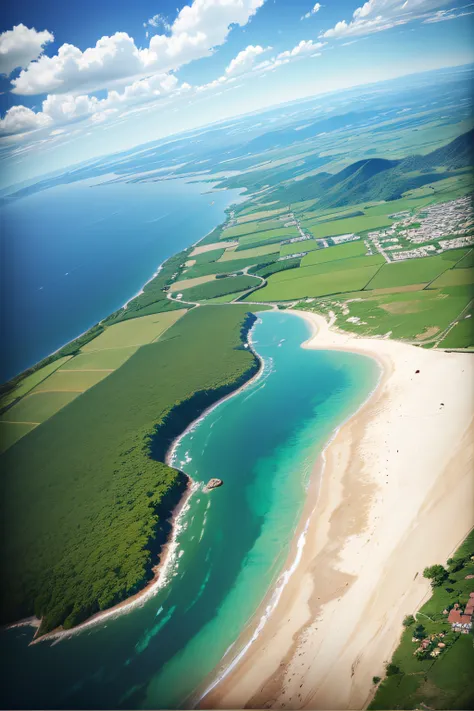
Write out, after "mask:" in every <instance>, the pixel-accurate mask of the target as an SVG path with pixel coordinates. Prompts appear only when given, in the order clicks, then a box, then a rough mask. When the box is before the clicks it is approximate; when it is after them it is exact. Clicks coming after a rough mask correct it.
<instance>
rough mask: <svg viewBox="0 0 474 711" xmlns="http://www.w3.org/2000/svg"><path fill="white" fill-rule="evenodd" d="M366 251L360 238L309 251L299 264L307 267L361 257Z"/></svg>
mask: <svg viewBox="0 0 474 711" xmlns="http://www.w3.org/2000/svg"><path fill="white" fill-rule="evenodd" d="M366 252H367V247H366V246H365V244H364V242H363V241H362V240H358V241H357V242H346V244H339V245H336V246H335V247H327V248H326V249H318V250H317V251H312V252H310V253H309V254H307V255H306V256H305V257H303V258H302V260H301V266H302V267H308V266H310V265H312V264H325V263H326V262H335V261H338V260H341V259H351V258H354V257H363V256H364V254H365V253H366ZM382 259H383V257H382Z"/></svg>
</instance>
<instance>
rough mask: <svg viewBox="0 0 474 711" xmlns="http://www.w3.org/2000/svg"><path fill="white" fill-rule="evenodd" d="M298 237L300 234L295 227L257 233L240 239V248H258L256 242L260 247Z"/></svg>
mask: <svg viewBox="0 0 474 711" xmlns="http://www.w3.org/2000/svg"><path fill="white" fill-rule="evenodd" d="M298 235H299V232H298V230H297V228H296V227H294V226H290V227H280V228H278V229H273V230H265V231H260V232H255V233H252V234H247V235H245V236H244V237H241V238H240V239H239V247H240V249H245V248H246V247H252V246H257V245H256V244H255V243H256V242H258V246H260V245H263V244H265V243H266V242H278V241H281V240H284V239H291V238H292V237H298Z"/></svg>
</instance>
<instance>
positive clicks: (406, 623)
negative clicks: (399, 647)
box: [403, 615, 415, 627]
mask: <svg viewBox="0 0 474 711" xmlns="http://www.w3.org/2000/svg"><path fill="white" fill-rule="evenodd" d="M414 622H415V618H414V617H413V615H407V616H406V617H405V619H404V620H403V626H404V627H410V626H411V625H412V624H413V623H414Z"/></svg>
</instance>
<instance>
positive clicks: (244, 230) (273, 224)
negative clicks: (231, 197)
mask: <svg viewBox="0 0 474 711" xmlns="http://www.w3.org/2000/svg"><path fill="white" fill-rule="evenodd" d="M282 226H283V221H282V220H272V219H270V220H256V221H252V222H250V221H248V222H245V223H243V224H239V225H235V226H234V227H227V228H225V229H224V230H223V232H222V239H239V238H241V237H247V236H248V235H257V234H258V233H259V232H266V231H268V230H278V229H280V228H281V227H282Z"/></svg>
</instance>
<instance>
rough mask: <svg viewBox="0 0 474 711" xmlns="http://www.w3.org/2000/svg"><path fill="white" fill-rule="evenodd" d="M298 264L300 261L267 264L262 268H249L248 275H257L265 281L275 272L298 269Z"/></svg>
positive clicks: (288, 260) (290, 260)
mask: <svg viewBox="0 0 474 711" xmlns="http://www.w3.org/2000/svg"><path fill="white" fill-rule="evenodd" d="M300 264H301V260H300V259H284V260H283V261H281V262H273V264H267V265H266V266H264V267H259V266H257V267H251V268H250V269H249V274H257V275H258V276H261V277H263V278H264V279H266V278H267V277H269V276H271V275H272V274H276V273H277V272H283V271H285V270H286V269H295V267H299V266H300Z"/></svg>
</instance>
